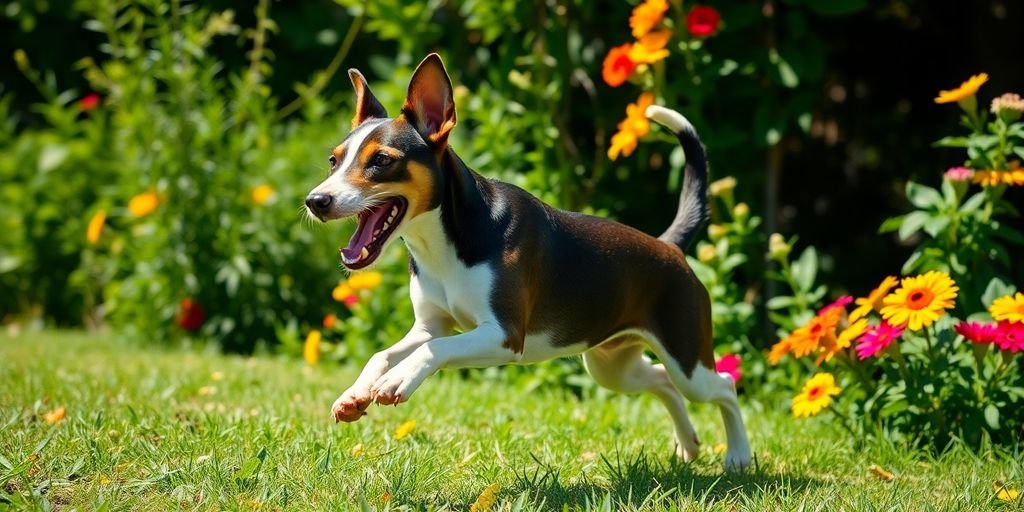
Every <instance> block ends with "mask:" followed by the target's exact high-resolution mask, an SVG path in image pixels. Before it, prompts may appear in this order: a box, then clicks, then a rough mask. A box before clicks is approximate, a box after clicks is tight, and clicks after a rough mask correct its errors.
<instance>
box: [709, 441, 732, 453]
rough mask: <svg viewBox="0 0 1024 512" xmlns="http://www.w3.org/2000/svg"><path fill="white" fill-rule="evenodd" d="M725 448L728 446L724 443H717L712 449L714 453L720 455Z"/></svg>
mask: <svg viewBox="0 0 1024 512" xmlns="http://www.w3.org/2000/svg"><path fill="white" fill-rule="evenodd" d="M726 448H728V446H726V445H725V443H718V444H716V445H715V447H714V448H713V449H712V450H713V451H714V452H715V455H721V454H723V453H725V449H726Z"/></svg>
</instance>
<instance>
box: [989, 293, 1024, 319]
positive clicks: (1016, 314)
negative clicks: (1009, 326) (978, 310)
mask: <svg viewBox="0 0 1024 512" xmlns="http://www.w3.org/2000/svg"><path fill="white" fill-rule="evenodd" d="M988 312H989V313H991V314H992V318H995V319H996V320H1005V321H1007V322H1013V323H1024V293H1021V292H1017V293H1016V294H1015V295H1012V296H1011V295H1007V296H1005V297H999V298H998V299H996V300H994V301H992V305H991V306H989V307H988Z"/></svg>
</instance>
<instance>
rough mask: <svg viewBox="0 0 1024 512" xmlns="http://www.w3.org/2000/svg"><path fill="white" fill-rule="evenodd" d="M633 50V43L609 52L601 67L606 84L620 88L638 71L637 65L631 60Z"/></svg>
mask: <svg viewBox="0 0 1024 512" xmlns="http://www.w3.org/2000/svg"><path fill="white" fill-rule="evenodd" d="M632 48H633V43H626V44H624V45H622V46H616V47H615V48H612V49H611V50H609V51H608V55H607V56H606V57H605V58H604V63H603V64H602V65H601V78H604V83H606V84H608V85H610V86H612V87H618V86H620V85H622V84H623V83H625V82H626V80H629V75H632V74H633V70H634V69H636V63H635V62H633V61H632V59H630V58H629V54H630V50H631V49H632Z"/></svg>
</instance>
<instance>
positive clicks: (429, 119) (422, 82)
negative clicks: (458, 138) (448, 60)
mask: <svg viewBox="0 0 1024 512" xmlns="http://www.w3.org/2000/svg"><path fill="white" fill-rule="evenodd" d="M402 113H404V114H405V115H406V117H407V118H409V121H411V122H412V124H413V126H415V127H416V130H417V131H418V132H420V135H422V136H423V138H424V139H426V141H427V142H430V143H432V144H435V145H437V146H439V147H440V146H444V145H445V143H447V141H448V134H449V133H450V132H451V130H452V128H455V99H454V98H452V81H451V80H450V79H449V78H448V72H447V71H445V70H444V64H443V63H442V62H441V57H439V56H438V55H437V54H436V53H431V54H430V55H427V58H425V59H423V62H420V65H419V66H418V67H417V68H416V72H414V73H413V74H412V81H411V82H409V93H408V94H406V97H405V105H404V106H403V107H402Z"/></svg>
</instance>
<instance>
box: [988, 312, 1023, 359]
mask: <svg viewBox="0 0 1024 512" xmlns="http://www.w3.org/2000/svg"><path fill="white" fill-rule="evenodd" d="M994 343H995V344H996V345H997V346H998V347H999V350H1003V351H1006V352H1024V324H1017V323H1011V322H1007V321H1005V320H1004V321H1002V322H999V327H998V329H997V330H996V338H995V340H994Z"/></svg>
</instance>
